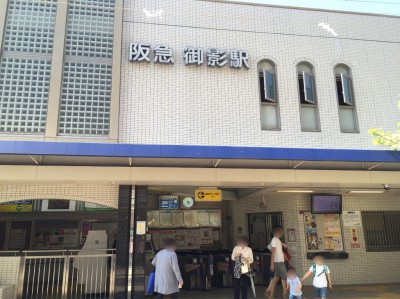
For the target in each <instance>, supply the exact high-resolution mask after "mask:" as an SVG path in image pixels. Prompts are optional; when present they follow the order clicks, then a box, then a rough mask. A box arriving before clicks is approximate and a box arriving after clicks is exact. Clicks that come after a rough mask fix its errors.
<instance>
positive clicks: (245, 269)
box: [241, 263, 249, 274]
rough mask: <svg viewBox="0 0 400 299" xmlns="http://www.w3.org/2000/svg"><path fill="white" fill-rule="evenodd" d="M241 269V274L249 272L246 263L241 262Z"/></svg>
mask: <svg viewBox="0 0 400 299" xmlns="http://www.w3.org/2000/svg"><path fill="white" fill-rule="evenodd" d="M241 270H242V274H246V273H249V266H248V265H247V264H246V263H242V266H241Z"/></svg>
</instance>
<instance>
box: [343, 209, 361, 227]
mask: <svg viewBox="0 0 400 299" xmlns="http://www.w3.org/2000/svg"><path fill="white" fill-rule="evenodd" d="M342 217H343V225H344V226H346V227H351V226H361V225H362V220H361V212H360V211H353V212H350V211H343V214H342Z"/></svg>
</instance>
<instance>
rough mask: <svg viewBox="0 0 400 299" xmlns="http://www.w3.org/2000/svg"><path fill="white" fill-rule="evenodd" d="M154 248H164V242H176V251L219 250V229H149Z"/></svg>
mask: <svg viewBox="0 0 400 299" xmlns="http://www.w3.org/2000/svg"><path fill="white" fill-rule="evenodd" d="M149 233H150V234H151V239H152V241H153V245H154V248H155V249H156V250H160V249H163V248H164V244H165V240H166V239H168V238H173V239H175V240H176V242H177V245H178V250H200V249H201V250H213V249H220V247H221V238H220V237H221V236H220V228H212V227H205V228H194V229H151V230H150V231H149Z"/></svg>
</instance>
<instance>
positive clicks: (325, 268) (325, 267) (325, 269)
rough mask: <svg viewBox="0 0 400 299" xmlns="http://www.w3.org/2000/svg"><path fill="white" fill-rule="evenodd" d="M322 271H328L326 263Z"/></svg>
mask: <svg viewBox="0 0 400 299" xmlns="http://www.w3.org/2000/svg"><path fill="white" fill-rule="evenodd" d="M324 272H325V273H326V272H328V265H327V264H324Z"/></svg>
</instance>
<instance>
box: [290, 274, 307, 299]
mask: <svg viewBox="0 0 400 299" xmlns="http://www.w3.org/2000/svg"><path fill="white" fill-rule="evenodd" d="M302 287H303V286H302V284H301V282H300V278H299V277H298V276H297V275H296V270H295V269H294V268H290V269H289V270H288V271H287V287H286V291H289V299H302V295H303V293H302V292H301V288H302Z"/></svg>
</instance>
